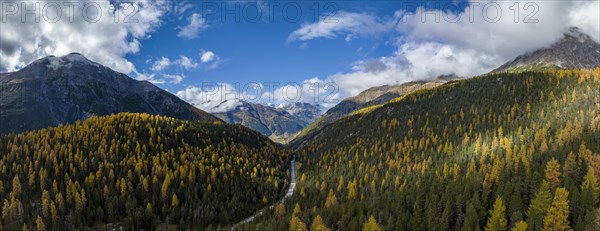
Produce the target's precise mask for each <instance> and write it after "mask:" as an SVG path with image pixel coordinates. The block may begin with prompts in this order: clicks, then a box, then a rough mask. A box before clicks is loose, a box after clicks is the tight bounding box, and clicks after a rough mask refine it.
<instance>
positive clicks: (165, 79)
mask: <svg viewBox="0 0 600 231" xmlns="http://www.w3.org/2000/svg"><path fill="white" fill-rule="evenodd" d="M135 74H136V76H135V79H137V80H139V81H148V82H150V83H152V84H158V85H161V84H165V83H172V84H179V83H181V82H182V81H183V79H184V77H183V75H174V74H162V75H158V74H147V73H140V72H137V71H136V72H135Z"/></svg>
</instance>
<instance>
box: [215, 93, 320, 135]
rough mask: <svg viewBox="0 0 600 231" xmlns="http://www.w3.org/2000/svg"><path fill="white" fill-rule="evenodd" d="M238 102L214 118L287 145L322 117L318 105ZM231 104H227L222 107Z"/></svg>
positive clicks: (225, 102) (216, 114)
mask: <svg viewBox="0 0 600 231" xmlns="http://www.w3.org/2000/svg"><path fill="white" fill-rule="evenodd" d="M237 101H238V102H236V105H237V106H235V107H234V108H232V109H229V110H227V111H225V112H215V113H213V115H215V116H216V117H218V118H220V119H222V120H223V121H226V122H228V123H232V124H241V125H243V126H245V127H248V128H250V129H252V130H255V131H257V132H259V133H261V134H263V135H265V136H268V137H269V138H271V139H272V140H274V141H277V142H285V140H286V139H288V138H289V137H290V136H291V135H292V134H294V133H296V132H298V131H300V130H302V128H304V127H306V126H307V125H308V124H310V123H312V122H313V121H315V120H316V119H318V118H319V116H320V115H321V113H320V109H319V108H318V106H314V105H312V104H308V103H293V104H286V105H280V106H269V105H263V104H258V103H249V102H247V101H243V100H237ZM227 103H229V102H228V101H223V103H222V104H227ZM217 107H219V106H217Z"/></svg>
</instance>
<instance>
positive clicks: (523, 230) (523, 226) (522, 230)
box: [510, 221, 527, 231]
mask: <svg viewBox="0 0 600 231" xmlns="http://www.w3.org/2000/svg"><path fill="white" fill-rule="evenodd" d="M510 231H527V222H524V221H519V222H517V223H516V224H515V227H513V228H512V229H510Z"/></svg>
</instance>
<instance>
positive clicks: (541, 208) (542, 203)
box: [527, 181, 552, 230]
mask: <svg viewBox="0 0 600 231" xmlns="http://www.w3.org/2000/svg"><path fill="white" fill-rule="evenodd" d="M551 204H552V197H551V195H550V189H549V188H548V183H547V182H546V181H543V182H542V185H541V186H540V188H539V189H538V191H537V192H536V193H535V195H534V196H533V199H532V200H531V204H530V205H529V209H527V223H528V224H529V227H531V228H532V229H533V230H540V229H541V228H542V226H543V225H544V217H545V216H546V213H547V212H548V210H549V209H550V206H551Z"/></svg>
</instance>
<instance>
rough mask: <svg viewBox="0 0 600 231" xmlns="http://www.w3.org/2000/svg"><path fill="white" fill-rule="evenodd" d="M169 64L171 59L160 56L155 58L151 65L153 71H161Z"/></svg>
mask: <svg viewBox="0 0 600 231" xmlns="http://www.w3.org/2000/svg"><path fill="white" fill-rule="evenodd" d="M170 65H171V60H169V59H168V58H165V57H162V58H160V59H159V60H156V61H155V62H154V64H153V65H152V68H151V69H152V70H153V71H162V70H164V69H166V68H167V67H169V66H170Z"/></svg>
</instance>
